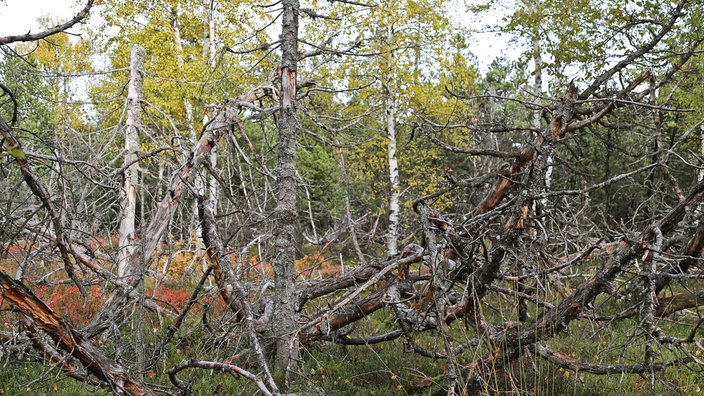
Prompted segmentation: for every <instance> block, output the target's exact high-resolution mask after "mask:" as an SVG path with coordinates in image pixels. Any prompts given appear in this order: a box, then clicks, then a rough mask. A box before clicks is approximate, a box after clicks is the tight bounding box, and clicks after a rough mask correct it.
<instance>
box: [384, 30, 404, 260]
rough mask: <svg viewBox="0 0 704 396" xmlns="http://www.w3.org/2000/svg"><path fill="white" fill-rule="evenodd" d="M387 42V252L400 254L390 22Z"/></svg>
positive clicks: (398, 180) (399, 207)
mask: <svg viewBox="0 0 704 396" xmlns="http://www.w3.org/2000/svg"><path fill="white" fill-rule="evenodd" d="M386 44H387V45H388V47H389V51H388V53H387V55H386V66H387V73H388V75H387V76H386V82H385V85H386V89H385V98H384V110H385V122H386V132H387V135H386V137H387V139H388V145H387V153H388V160H389V183H390V188H391V193H390V194H389V230H388V233H387V239H386V244H387V245H386V246H387V254H388V255H389V256H395V255H396V254H398V232H399V218H400V217H399V212H400V211H401V206H400V198H401V183H400V177H399V173H398V158H397V155H396V90H395V87H394V85H395V83H396V82H395V73H394V67H395V66H394V64H393V63H394V50H393V45H394V27H393V23H391V22H389V23H387V26H386Z"/></svg>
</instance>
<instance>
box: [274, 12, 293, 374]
mask: <svg viewBox="0 0 704 396" xmlns="http://www.w3.org/2000/svg"><path fill="white" fill-rule="evenodd" d="M282 5H283V21H282V31H281V70H280V73H281V98H280V106H281V111H280V115H279V122H278V129H279V141H278V147H279V153H278V172H277V205H276V213H275V217H274V218H275V221H276V224H275V227H274V244H275V249H276V257H274V263H273V265H274V288H275V303H274V304H275V308H274V322H273V323H274V324H273V330H274V336H275V337H276V357H275V360H276V361H275V364H276V367H277V368H278V369H280V370H283V369H287V368H290V367H291V366H295V365H296V360H297V359H298V337H297V336H296V334H294V332H295V330H296V328H297V325H298V320H297V317H298V314H297V312H296V310H295V304H294V303H295V300H296V295H295V269H294V260H295V254H296V250H295V244H294V231H295V224H296V68H297V65H298V8H299V3H298V0H283V1H282Z"/></svg>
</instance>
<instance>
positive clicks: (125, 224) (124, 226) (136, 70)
mask: <svg viewBox="0 0 704 396" xmlns="http://www.w3.org/2000/svg"><path fill="white" fill-rule="evenodd" d="M144 58H145V53H144V48H142V47H140V46H138V45H135V46H133V47H132V53H131V56H130V82H129V87H128V90H127V121H126V123H125V158H124V161H123V169H124V179H125V180H124V187H123V192H122V193H123V194H124V195H123V196H122V202H121V204H120V206H121V207H122V218H121V219H120V236H119V241H118V247H119V249H120V250H119V252H118V255H117V274H118V276H124V275H125V269H126V267H127V260H128V258H129V257H130V256H132V254H133V253H134V251H135V246H134V234H135V217H136V212H137V183H138V181H139V170H138V165H137V153H138V152H139V149H140V141H139V129H138V128H139V126H141V124H142V110H141V107H140V106H141V102H142V70H143V69H144Z"/></svg>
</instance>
